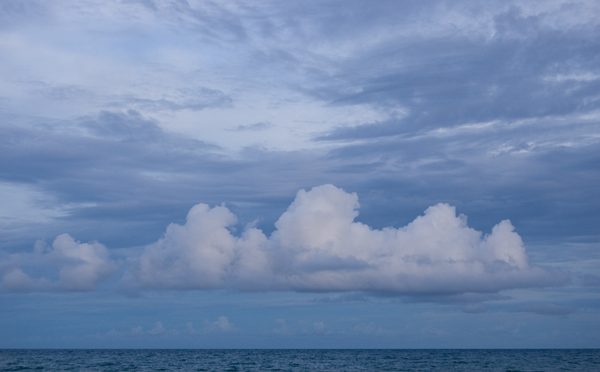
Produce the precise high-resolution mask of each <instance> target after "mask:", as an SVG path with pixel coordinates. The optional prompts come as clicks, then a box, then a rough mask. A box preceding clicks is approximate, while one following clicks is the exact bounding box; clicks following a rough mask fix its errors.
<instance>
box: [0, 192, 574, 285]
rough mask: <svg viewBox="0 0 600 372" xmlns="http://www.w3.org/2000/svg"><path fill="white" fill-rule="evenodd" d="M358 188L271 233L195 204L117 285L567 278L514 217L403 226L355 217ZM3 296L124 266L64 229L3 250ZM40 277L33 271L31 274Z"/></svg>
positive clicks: (92, 279)
mask: <svg viewBox="0 0 600 372" xmlns="http://www.w3.org/2000/svg"><path fill="white" fill-rule="evenodd" d="M358 209H359V202H358V196H357V195H356V194H355V193H348V192H346V191H344V190H342V189H340V188H337V187H335V186H333V185H330V184H327V185H322V186H317V187H314V188H312V189H310V190H308V191H306V190H300V191H299V192H298V193H297V195H296V198H295V200H294V201H293V202H292V203H291V205H290V206H289V207H288V208H287V210H286V211H285V212H284V213H283V214H282V215H281V216H280V217H279V219H278V220H277V221H276V223H275V230H274V231H273V232H272V233H271V234H270V235H269V236H267V235H266V234H265V233H264V232H263V231H262V230H260V229H258V228H256V227H252V226H248V227H246V228H245V229H244V230H243V231H242V232H241V234H239V235H236V234H235V233H234V232H233V227H234V226H235V225H236V223H237V217H236V216H235V215H234V214H233V213H232V212H231V211H230V210H229V209H228V208H227V207H225V206H215V207H210V206H209V205H207V204H203V203H199V204H196V205H195V206H193V207H192V208H191V209H190V211H189V213H188V215H187V218H186V221H185V223H184V224H182V225H179V224H175V223H172V224H170V225H169V226H168V227H167V229H166V231H165V233H164V235H163V236H162V238H160V239H159V240H158V241H156V242H154V243H152V244H149V245H147V246H146V247H145V248H144V250H143V251H142V252H141V254H139V256H136V257H133V258H130V259H129V260H126V261H124V262H123V263H121V265H122V266H123V267H122V270H121V271H120V272H122V273H124V274H123V278H122V281H121V283H122V285H123V286H126V287H128V288H134V289H135V290H143V289H219V288H220V289H223V288H226V289H235V290H245V291H280V290H292V291H314V292H336V291H363V292H369V293H388V294H411V295H418V294H460V293H467V292H488V293H489V292H498V291H501V290H505V289H511V288H528V287H539V286H552V285H560V284H563V283H564V281H565V279H566V278H565V276H564V275H557V274H556V273H550V272H548V271H546V270H544V269H542V268H539V267H536V266H534V265H531V264H530V263H529V260H528V257H527V252H526V249H525V246H524V244H523V241H522V239H521V237H520V236H519V235H518V234H517V233H516V232H515V229H514V227H513V225H512V224H511V222H510V221H509V220H503V221H501V222H499V223H498V224H497V225H495V226H494V227H493V228H492V231H491V232H490V233H489V234H483V233H482V232H480V231H477V230H474V229H473V228H470V227H469V226H468V224H467V218H466V216H464V215H457V213H456V210H455V208H454V207H453V206H450V205H448V204H444V203H439V204H436V205H433V206H431V207H429V208H427V210H426V211H425V212H424V214H423V215H421V216H418V217H417V218H415V219H414V220H413V221H412V222H410V223H409V224H407V225H406V226H404V227H400V228H394V227H386V228H383V229H374V228H371V227H370V226H368V225H366V224H363V223H361V222H358V221H356V218H357V217H358ZM3 262H4V264H2V265H1V266H0V275H1V278H2V280H1V282H0V283H1V288H2V290H3V291H11V292H22V291H47V290H79V291H82V290H93V289H94V288H96V286H97V285H98V284H99V283H100V282H101V281H103V280H105V279H106V278H108V277H109V276H110V275H111V273H113V272H114V271H115V268H116V266H117V261H116V260H115V259H114V258H112V257H111V256H110V255H109V250H108V249H106V247H104V246H103V245H102V244H100V243H97V242H91V243H81V242H78V241H76V240H75V239H74V238H72V237H71V236H70V235H68V234H62V235H60V236H58V237H57V238H56V239H55V241H54V242H53V243H52V245H51V246H45V245H44V244H41V243H38V244H36V248H35V249H34V251H33V252H31V253H13V254H5V259H4V260H3ZM34 272H35V273H36V275H34V274H33V273H34Z"/></svg>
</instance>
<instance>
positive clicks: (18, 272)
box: [0, 234, 115, 291]
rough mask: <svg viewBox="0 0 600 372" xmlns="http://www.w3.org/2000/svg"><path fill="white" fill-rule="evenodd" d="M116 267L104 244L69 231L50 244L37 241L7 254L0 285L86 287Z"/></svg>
mask: <svg viewBox="0 0 600 372" xmlns="http://www.w3.org/2000/svg"><path fill="white" fill-rule="evenodd" d="M114 269H115V264H114V262H113V261H112V260H111V259H110V257H109V252H108V250H107V249H106V247H105V246H103V245H102V244H100V243H98V242H89V243H81V242H78V241H76V240H75V239H73V237H71V236H70V235H69V234H62V235H59V236H57V237H56V239H54V242H53V243H52V245H51V246H49V247H48V246H46V245H45V244H44V243H41V242H38V244H36V246H35V248H34V250H33V252H29V253H13V254H7V255H6V257H5V258H4V260H3V264H2V265H0V278H1V280H0V288H1V289H2V290H6V291H53V290H69V291H88V290H93V289H94V288H95V287H96V284H97V283H99V282H100V281H101V280H103V279H105V278H107V277H108V275H109V274H110V273H111V272H112V271H113V270H114Z"/></svg>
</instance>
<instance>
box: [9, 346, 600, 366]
mask: <svg viewBox="0 0 600 372" xmlns="http://www.w3.org/2000/svg"><path fill="white" fill-rule="evenodd" d="M0 370H1V371H25V370H63V371H64V370H67V371H68V370H71V371H73V370H75V371H406V370H410V371H431V370H444V371H600V350H0Z"/></svg>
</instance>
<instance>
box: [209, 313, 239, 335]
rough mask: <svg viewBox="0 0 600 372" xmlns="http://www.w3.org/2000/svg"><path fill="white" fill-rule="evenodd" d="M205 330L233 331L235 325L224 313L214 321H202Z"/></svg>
mask: <svg viewBox="0 0 600 372" xmlns="http://www.w3.org/2000/svg"><path fill="white" fill-rule="evenodd" d="M204 331H205V332H232V331H235V325H234V324H233V323H232V322H231V321H230V320H229V318H227V317H226V316H224V315H220V316H218V317H217V319H215V320H214V321H205V322H204Z"/></svg>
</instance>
